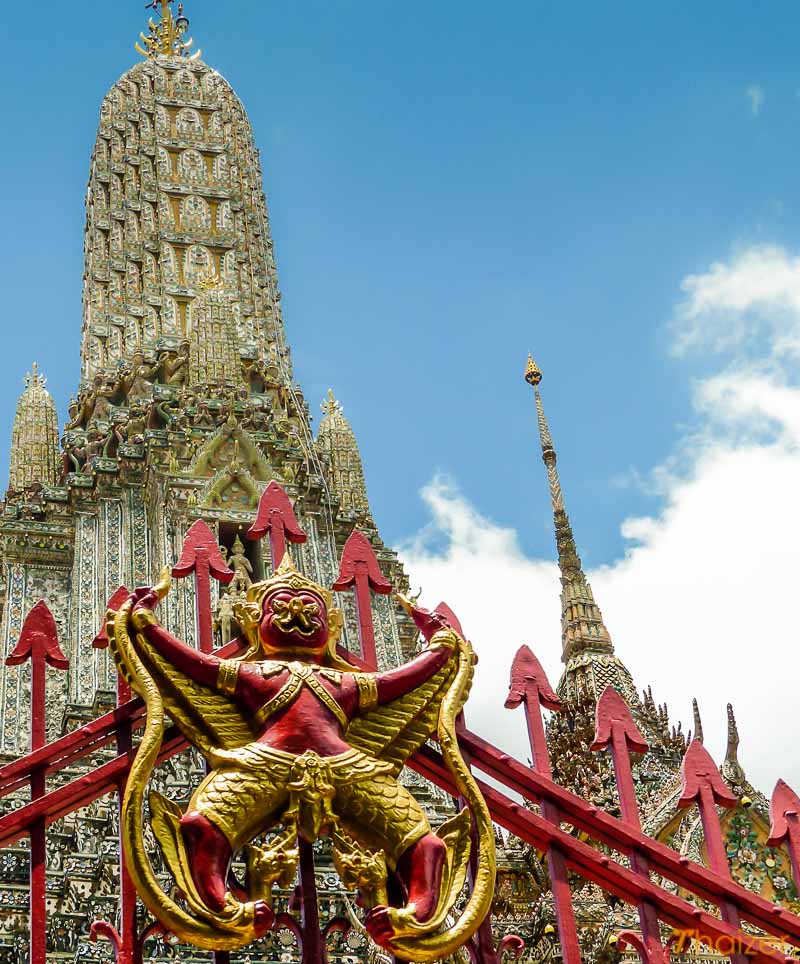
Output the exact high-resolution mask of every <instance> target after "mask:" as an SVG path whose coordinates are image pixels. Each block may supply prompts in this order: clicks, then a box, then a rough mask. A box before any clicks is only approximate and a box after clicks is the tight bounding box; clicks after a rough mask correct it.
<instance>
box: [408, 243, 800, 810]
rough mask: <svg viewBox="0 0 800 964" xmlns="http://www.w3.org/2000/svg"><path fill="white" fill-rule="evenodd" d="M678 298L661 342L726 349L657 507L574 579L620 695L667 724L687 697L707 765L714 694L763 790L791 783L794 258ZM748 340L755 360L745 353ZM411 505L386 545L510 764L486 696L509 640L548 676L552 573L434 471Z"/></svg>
mask: <svg viewBox="0 0 800 964" xmlns="http://www.w3.org/2000/svg"><path fill="white" fill-rule="evenodd" d="M762 269H763V271H762ZM770 279H771V282H772V285H770V283H769V281H770ZM683 289H684V291H685V292H687V294H688V296H689V297H688V300H687V301H686V302H684V304H683V305H681V306H680V308H679V312H678V319H677V326H678V327H677V337H678V338H684V336H685V333H686V331H687V327H686V326H687V324H688V325H690V326H691V330H692V339H691V341H690V342H686V343H685V344H684V350H686V348H687V347H688V345H689V344H698V345H699V344H701V343H702V344H704V345H705V344H707V342H708V341H711V342H712V343H713V346H714V347H715V349H716V350H718V351H726V352H727V354H726V356H725V357H724V359H723V363H724V367H722V368H721V370H720V371H718V372H717V373H715V374H713V375H711V376H709V377H707V378H706V379H704V380H702V381H701V382H699V383H698V384H697V386H696V391H695V406H696V412H697V431H696V433H695V434H694V435H693V436H692V440H691V447H690V448H689V449H688V450H687V448H686V446H682V447H681V448H680V449H679V450H677V451H676V452H675V453H673V454H672V455H671V456H670V458H669V459H668V460H667V461H666V467H664V466H662V467H659V468H658V469H657V470H656V475H657V477H658V479H659V485H660V488H661V491H662V492H663V493H664V503H663V507H662V509H661V510H660V511H659V512H658V513H657V514H655V515H653V516H650V517H647V518H630V519H628V520H626V521H625V523H624V525H623V528H622V533H623V536H624V538H625V539H626V541H627V549H626V552H625V554H624V557H623V558H622V559H620V560H617V561H615V562H613V563H611V564H609V565H606V566H603V567H600V568H599V569H597V570H596V571H593V572H590V573H589V577H590V580H591V582H592V585H593V588H594V590H595V595H596V598H597V601H598V603H599V605H600V606H601V608H602V610H603V613H604V616H605V618H606V622H607V625H608V627H609V630H610V631H611V634H612V637H613V639H614V641H615V645H616V650H617V654H618V655H619V656H620V658H621V659H622V660H623V661H624V662H625V663H626V664H627V666H628V668H629V669H630V670H631V672H632V673H633V675H634V679H635V681H636V682H637V685H638V686H639V687H640V688H641V687H643V686H645V685H647V684H648V683H649V684H652V686H653V690H654V695H655V697H656V699H657V700H658V701H663V700H666V701H667V702H668V703H669V706H670V710H671V714H672V717H673V719H676V718H681V719H683V721H684V724H687V723H690V722H691V699H692V697H693V696H696V697H697V698H698V700H699V702H700V707H701V711H702V714H703V720H704V724H705V736H706V745H707V746H708V747H709V749H710V750H711V752H712V754H713V755H714V756H715V758H716V759H717V760H718V761H720V762H721V760H722V757H723V755H724V749H725V704H726V702H728V701H730V702H732V703H733V704H734V708H735V710H736V715H737V719H738V721H739V729H740V733H741V738H742V742H741V746H740V754H739V755H740V760H741V762H742V764H743V765H744V767H745V769H746V771H747V772H748V775H749V776H750V778H751V779H752V780H753V782H755V783H756V784H757V785H758V786H759V787H760V789H762V790H763V791H764V792H765V793H766V794H767V795H769V793H770V792H771V790H772V787H773V785H774V782H775V780H776V779H777V777H779V776H781V777H784V778H785V779H787V780H788V781H789V782H791V783H793V784H794V785H795V787H796V788H797V789H798V790H800V758H798V756H797V752H796V744H797V732H798V726H797V721H796V716H795V713H796V705H795V700H796V698H797V697H796V694H797V693H798V692H800V655H799V654H800V618H798V615H797V609H798V602H797V600H798V599H799V598H800V593H798V588H797V571H798V567H799V566H800V550H798V547H797V542H798V534H800V499H798V492H800V388H798V387H797V384H796V382H795V380H794V379H793V377H792V376H793V372H792V369H791V364H790V362H791V361H794V360H795V359H796V356H797V352H796V348H795V347H794V346H792V347H790V348H788V349H787V347H786V346H787V345H789V344H790V342H791V337H792V335H793V334H794V335H797V333H798V332H800V258H797V257H795V256H790V255H789V254H788V253H787V252H785V251H783V250H782V249H779V248H755V249H751V250H748V251H741V252H739V253H737V254H735V255H734V256H733V257H732V258H731V259H730V260H729V261H728V262H720V263H717V264H715V265H712V267H711V268H710V269H709V270H708V271H707V272H705V273H703V274H700V275H695V276H692V277H691V278H687V279H686V281H685V282H684V285H683ZM726 319H727V321H728V322H729V323H730V325H731V326H732V327H733V328H734V329H735V337H729V336H730V330H729V329H726V326H725V321H726ZM757 337H761V338H762V339H763V341H762V343H761V355H760V357H756V356H754V355H753V353H752V351H751V350H749V348H750V346H752V344H753V343H754V339H756V338H757ZM739 352H741V357H740V356H739V354H737V353H739ZM745 352H747V354H746V356H745V354H744V353H745ZM560 444H561V445H562V446H568V445H569V444H570V443H569V439H568V438H562V439H561V440H560ZM675 464H679V465H681V466H682V471H680V472H677V471H676V470H675V468H674V466H675ZM563 481H564V483H565V489H566V493H567V498H568V497H569V489H570V484H569V483H570V480H569V479H565V480H563ZM545 484H546V483H545V480H544V471H543V476H542V486H543V490H544V486H545ZM423 498H424V499H425V501H426V502H427V504H428V505H429V507H430V510H431V514H432V521H431V524H430V526H429V527H428V528H427V529H426V530H424V531H423V532H422V533H421V534H419V535H418V536H417V537H416V538H414V539H412V540H410V541H409V543H408V544H407V545H406V546H405V547H404V550H403V553H402V555H403V558H404V561H405V563H406V565H407V567H408V571H409V572H410V573H411V576H412V580H413V581H414V582H415V584H422V586H423V590H424V592H423V601H425V602H427V603H430V604H431V605H435V604H436V603H437V602H439V601H440V599H445V600H446V601H447V602H448V603H449V604H450V605H451V606H452V607H453V609H454V610H455V612H456V613H457V614H458V615H459V617H460V619H461V620H462V623H463V624H464V627H465V630H466V631H467V632H468V634H469V635H470V637H471V638H472V639H473V641H474V643H475V645H476V648H477V650H478V652H479V655H480V658H481V663H480V665H479V667H478V672H477V675H476V685H475V690H474V695H473V697H472V700H471V702H470V704H469V707H468V711H469V719H470V721H471V723H472V725H473V726H474V727H475V728H476V729H477V730H479V731H480V732H482V733H484V734H485V735H487V736H488V737H490V738H491V739H493V740H495V741H496V742H497V743H499V744H500V745H501V746H503V747H504V748H506V749H508V750H511V751H513V752H514V753H515V754H516V755H517V756H518V757H520V758H522V759H524V758H525V754H526V751H527V741H526V738H525V735H524V726H523V721H522V718H521V711H516V713H517V714H519V716H516V715H512V714H511V713H509V712H508V711H506V710H504V709H503V701H504V699H505V696H506V692H507V685H508V672H509V668H510V664H511V659H512V658H513V655H514V653H515V652H516V650H517V648H518V647H519V646H520V645H521V644H522V643H528V644H529V645H530V646H531V647H532V648H533V650H534V652H536V653H537V655H538V656H539V658H540V659H541V661H542V663H543V664H544V666H545V668H546V670H547V671H548V674H549V675H550V678H551V682H553V683H555V682H556V681H557V679H558V676H559V674H560V669H561V667H560V662H559V654H560V624H559V600H558V592H559V585H558V574H557V570H556V567H555V565H554V563H553V562H552V560H550V559H547V560H539V559H532V558H529V557H527V556H526V555H525V554H524V553H523V551H522V549H521V547H520V544H519V540H518V538H517V535H516V533H514V532H513V531H511V530H509V529H503V528H501V527H499V526H498V525H496V524H495V523H493V522H492V521H491V520H489V519H486V518H484V517H483V516H481V515H480V514H479V513H478V512H477V511H476V509H475V508H474V507H472V506H471V505H470V503H469V501H468V500H467V499H466V498H465V497H464V496H463V495H462V494H460V492H459V491H458V489H457V488H456V487H455V486H454V485H453V484H451V483H447V482H445V481H443V480H441V479H434V480H433V481H432V482H431V483H430V484H429V485H428V486H427V488H426V489H425V490H424V492H423ZM577 537H578V540H579V541H580V533H577ZM684 728H686V726H684Z"/></svg>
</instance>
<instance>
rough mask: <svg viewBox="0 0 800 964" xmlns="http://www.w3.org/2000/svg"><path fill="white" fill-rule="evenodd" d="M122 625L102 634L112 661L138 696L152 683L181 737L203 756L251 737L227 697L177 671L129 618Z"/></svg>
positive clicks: (246, 740) (242, 717)
mask: <svg viewBox="0 0 800 964" xmlns="http://www.w3.org/2000/svg"><path fill="white" fill-rule="evenodd" d="M125 629H126V630H127V631H123V632H122V633H120V632H119V629H117V630H116V631H115V632H109V634H108V636H109V644H110V648H111V651H112V653H113V654H114V659H115V660H116V662H117V665H118V666H119V667H120V668H121V669H122V671H123V674H124V675H125V677H126V678H127V679H128V682H129V683H130V685H131V687H132V688H133V689H134V690H135V691H136V693H138V694H139V695H140V696H142V697H143V696H144V695H145V690H146V688H147V687H148V686H152V685H155V686H156V688H157V689H158V691H159V693H160V694H161V699H162V702H163V707H164V710H165V711H166V712H167V714H168V715H169V716H170V717H171V718H172V719H173V720H174V721H175V724H176V725H177V727H178V729H179V730H180V731H181V733H182V734H183V735H184V736H185V737H186V739H187V740H188V741H189V742H190V743H192V744H193V745H194V746H196V747H197V748H198V749H199V750H200V751H201V752H202V753H203V754H204V755H205V756H208V755H209V754H212V753H213V751H214V750H235V749H236V748H237V747H240V746H244V745H245V744H246V743H252V742H253V740H255V739H256V735H255V733H254V732H253V729H252V727H251V725H250V723H249V722H248V720H247V719H246V718H245V716H244V715H243V714H242V712H241V711H240V710H239V708H238V707H237V706H236V704H235V703H234V702H233V700H231V699H229V698H228V697H227V696H224V695H223V694H222V693H219V692H217V691H216V690H212V689H209V688H208V687H207V686H202V685H201V684H200V683H196V682H195V681H194V680H193V679H191V678H190V677H188V676H187V675H186V674H185V673H183V672H181V670H179V669H178V668H177V667H176V666H174V665H173V664H172V663H170V662H169V660H167V659H165V658H164V657H163V656H162V655H161V654H160V653H159V652H158V651H157V650H156V649H155V647H154V646H153V645H152V644H151V643H150V642H149V641H148V639H147V637H146V636H145V635H144V634H143V633H137V632H135V631H133V628H132V627H131V625H130V620H128V621H127V625H126V627H125ZM118 636H119V637H122V636H124V637H126V638H125V639H123V638H117V637H118ZM127 646H131V647H132V648H133V650H134V651H135V654H136V656H138V657H139V660H138V662H139V665H138V667H137V666H135V665H134V664H135V661H131V660H130V659H126V658H125V648H126V647H127Z"/></svg>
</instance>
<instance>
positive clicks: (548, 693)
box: [506, 646, 561, 710]
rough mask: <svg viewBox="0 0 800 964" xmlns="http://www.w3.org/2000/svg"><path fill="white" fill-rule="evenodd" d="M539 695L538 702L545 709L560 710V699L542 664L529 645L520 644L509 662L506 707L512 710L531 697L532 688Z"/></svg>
mask: <svg viewBox="0 0 800 964" xmlns="http://www.w3.org/2000/svg"><path fill="white" fill-rule="evenodd" d="M534 688H535V690H536V692H537V693H538V695H539V702H540V703H541V705H542V706H544V707H545V709H548V710H560V709H561V700H560V699H559V698H558V694H557V693H556V692H555V690H554V689H553V687H552V686H551V685H550V682H549V680H548V679H547V674H546V673H545V671H544V669H543V668H542V664H541V663H540V662H539V660H538V659H537V658H536V657H535V656H534V654H533V651H532V650H531V648H530V647H529V646H520V648H519V649H518V650H517V655H516V656H515V657H514V662H513V663H512V664H511V683H510V686H509V690H508V698H507V699H506V709H507V710H513V709H516V707H518V706H519V705H520V703H525V702H527V701H528V700H529V699H531V697H533V695H534V693H533V690H534Z"/></svg>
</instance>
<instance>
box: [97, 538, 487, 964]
mask: <svg viewBox="0 0 800 964" xmlns="http://www.w3.org/2000/svg"><path fill="white" fill-rule="evenodd" d="M168 591H169V574H168V572H165V574H164V576H163V577H162V580H161V582H160V583H159V584H158V585H156V586H155V587H153V588H151V589H139V590H137V591H136V592H134V593H133V594H132V595H131V597H130V598H129V599H128V600H127V602H125V604H124V605H123V606H122V607H121V608H120V609H119V611H118V612H117V613H111V612H110V613H109V615H108V620H109V622H108V636H109V641H110V645H111V649H112V652H113V654H114V657H115V659H116V662H117V665H118V667H119V669H120V671H121V673H122V674H123V675H124V676H125V678H126V679H127V680H128V681H129V682H130V684H131V686H132V687H133V689H134V690H135V691H136V692H137V693H138V694H139V695H140V696H141V697H142V698H143V700H144V702H145V705H146V709H147V721H146V726H145V730H144V733H143V736H142V740H141V743H140V745H139V749H138V753H137V756H136V759H135V761H134V763H133V765H132V768H131V771H130V776H129V780H128V785H127V790H126V794H125V799H124V803H123V812H122V824H123V837H124V845H125V848H126V854H127V858H128V863H129V868H130V872H131V876H132V878H133V881H134V883H135V885H136V888H137V890H138V892H139V895H140V897H141V898H142V900H143V901H144V903H145V904H146V906H147V907H148V909H149V910H150V911H151V912H152V913H153V914H154V915H155V917H156V918H157V919H158V920H159V921H160V922H161V923H162V924H163V925H164V926H165V927H166V928H167V929H169V931H171V932H172V933H173V934H175V935H176V936H177V937H178V938H179V939H180V940H182V941H185V942H187V943H190V944H194V945H195V946H197V947H200V948H204V949H206V950H236V949H238V948H241V947H243V946H245V945H246V944H249V943H250V942H251V941H253V940H255V939H256V938H258V937H259V936H261V935H263V934H264V933H265V932H266V931H267V930H269V929H270V928H271V926H272V925H273V922H274V920H275V916H274V914H273V911H272V889H273V886H282V887H287V886H290V885H291V883H292V882H293V880H294V879H295V874H296V870H297V864H298V843H297V839H298V835H301V836H302V837H303V838H304V839H305V840H306V841H308V842H309V843H313V842H314V841H315V840H316V839H317V838H318V837H319V836H321V835H326V836H328V837H329V838H330V839H331V841H332V844H333V854H334V861H335V864H336V868H337V871H338V873H339V875H340V877H341V879H342V882H343V883H344V885H345V887H347V888H348V889H352V890H357V891H359V902H360V904H361V905H362V906H363V907H364V908H365V909H366V912H367V913H366V920H365V923H366V927H367V930H368V932H369V934H370V935H371V937H372V938H373V939H374V940H375V941H376V942H377V943H378V944H380V945H381V946H382V947H384V948H385V949H387V950H389V951H390V952H392V953H394V954H396V955H398V956H400V957H402V958H403V959H405V960H413V961H421V962H425V961H437V960H440V959H442V958H444V957H447V956H449V955H451V954H453V953H454V952H455V951H456V950H457V949H458V948H459V947H461V946H463V944H464V943H465V942H466V941H467V940H468V939H469V938H470V937H471V936H472V935H473V934H474V932H475V931H476V930H477V928H478V927H479V926H480V924H481V923H482V921H483V919H484V918H485V916H486V914H487V912H488V910H489V907H490V904H491V900H492V896H493V892H494V879H495V853H494V833H493V829H492V824H491V819H490V816H489V813H488V810H487V808H486V804H485V802H484V800H483V798H482V797H481V794H480V792H479V790H478V787H477V785H476V784H475V782H474V780H473V778H472V776H471V774H470V772H469V769H468V767H467V766H466V765H465V763H464V760H463V759H462V757H461V755H460V752H459V748H458V741H457V739H456V732H455V721H456V717H457V715H458V713H459V712H460V711H461V708H462V707H463V705H464V702H465V701H466V698H467V695H468V692H469V688H470V685H471V682H472V675H473V665H474V661H475V660H474V655H473V651H472V648H471V646H470V644H469V643H468V642H467V641H466V640H464V639H463V638H462V637H461V636H460V635H459V634H458V633H457V632H455V630H454V629H453V628H452V627H450V626H449V625H448V623H447V620H446V618H445V617H443V616H441V615H439V614H437V613H428V612H427V611H426V610H422V609H417V608H416V607H414V606H412V605H411V603H409V602H408V600H405V599H403V597H398V598H399V599H400V601H401V602H402V603H403V605H404V606H405V607H406V608H407V609H408V611H409V612H410V613H411V615H412V617H413V618H414V621H415V623H416V625H417V627H418V628H419V629H420V631H421V633H422V635H423V636H424V637H425V639H426V640H427V648H426V649H425V650H424V651H422V652H421V653H420V654H419V655H417V656H416V657H415V658H414V659H413V660H411V661H410V662H408V663H406V664H405V665H403V666H400V667H398V668H396V669H392V670H389V671H387V672H376V673H369V672H359V671H357V670H356V669H355V668H354V667H353V666H351V665H350V664H349V663H347V662H345V661H344V660H343V659H342V658H341V657H340V656H339V655H338V654H337V648H336V642H337V639H338V637H339V634H340V631H341V625H342V615H341V613H340V611H339V610H338V609H336V608H334V607H333V605H332V603H333V596H332V594H331V592H329V591H328V590H327V589H325V588H323V587H322V586H319V585H317V584H316V583H314V582H312V581H311V580H309V579H307V578H306V577H305V576H303V575H301V574H300V573H299V572H298V571H297V570H296V569H295V568H294V566H293V564H292V562H291V560H290V558H289V556H288V554H287V555H286V556H285V557H284V560H283V562H282V563H281V565H280V567H279V568H278V570H277V571H276V572H275V574H274V575H273V576H272V577H271V578H270V579H267V580H266V581H263V582H258V583H254V584H253V585H252V586H250V588H249V589H248V590H247V594H246V601H245V602H240V603H238V608H237V610H236V617H237V621H238V622H239V625H240V627H241V629H242V634H243V640H242V642H243V644H244V645H243V649H244V652H243V655H242V656H241V657H240V658H237V659H219V658H217V657H216V656H214V655H208V654H205V653H201V652H199V651H197V650H196V649H194V648H193V647H191V646H188V645H186V644H185V643H182V642H180V641H179V640H178V639H176V638H175V637H174V636H172V635H171V634H170V633H168V632H167V631H166V630H165V629H164V628H163V627H162V626H160V625H159V623H158V621H157V619H156V616H155V615H154V612H153V610H154V609H155V607H156V605H157V603H158V601H159V599H161V598H163V596H165V595H166V593H167V592H168ZM165 715H166V716H169V717H170V718H171V719H172V720H173V721H174V722H175V724H176V725H177V726H178V728H179V729H180V731H181V733H182V734H183V735H184V736H185V737H186V739H187V740H188V741H189V742H190V743H191V744H192V745H193V746H195V747H197V749H198V750H200V752H201V753H202V754H203V756H204V757H205V760H206V763H207V768H208V774H207V776H206V778H205V779H204V780H203V782H202V783H201V784H200V786H199V787H198V788H197V790H196V791H195V792H194V795H193V796H192V798H191V800H190V802H189V805H188V807H187V809H186V811H185V812H184V811H182V810H181V808H180V807H179V806H178V805H177V804H175V803H174V802H173V801H170V800H168V799H166V798H165V797H164V796H162V795H161V794H159V793H157V792H155V791H152V792H150V793H149V795H147V790H148V783H149V781H150V776H151V774H152V771H153V769H154V767H155V766H156V764H157V762H158V760H159V756H160V753H161V751H162V741H163V734H164V726H165ZM431 737H434V738H435V739H437V741H438V743H439V746H440V748H441V751H442V755H443V757H444V760H445V762H446V764H447V767H448V769H449V770H450V772H451V774H452V776H453V781H454V783H455V785H456V787H457V788H458V792H459V794H460V796H461V797H462V798H463V799H464V800H465V801H466V803H467V806H466V807H465V808H464V809H463V810H462V811H461V812H460V813H458V814H457V815H456V816H455V817H453V818H452V819H450V820H448V821H447V822H446V823H445V824H443V825H442V826H441V827H439V828H438V830H437V832H436V833H434V832H433V831H432V830H431V826H430V824H429V822H428V819H427V817H426V816H425V813H424V812H423V810H422V808H421V807H420V805H419V803H418V802H417V801H416V800H415V799H414V797H413V796H412V795H411V793H410V792H409V791H408V789H406V787H404V786H403V785H402V784H401V783H399V782H398V775H399V774H400V771H401V770H402V768H403V766H404V764H405V762H406V760H407V759H408V758H409V757H410V756H411V755H412V754H413V753H415V752H416V751H417V750H418V749H419V747H420V746H421V745H422V744H423V743H424V742H425V741H426V740H428V739H429V738H431ZM146 795H147V797H146ZM145 802H146V803H147V807H145ZM146 810H147V811H149V819H150V823H151V825H152V831H153V833H154V835H155V838H156V839H157V841H158V844H159V846H160V848H161V852H162V854H163V858H164V860H165V862H166V865H167V867H168V868H169V871H170V873H171V874H172V876H173V877H174V879H175V884H176V888H175V889H174V890H173V891H172V892H171V893H169V894H168V893H166V892H165V891H164V889H163V888H162V887H161V886H160V884H159V881H158V878H157V875H156V873H155V872H154V870H153V867H152V865H151V863H150V860H149V858H148V854H147V845H146V843H145V836H144V819H145V811H146ZM473 827H474V832H473ZM473 846H475V847H476V849H477V853H476V854H475V857H474V865H475V868H476V869H475V873H474V880H473V882H472V888H471V892H470V895H469V898H468V899H467V900H466V902H465V905H464V907H463V909H462V910H461V912H460V913H459V914H456V912H455V910H454V908H455V905H456V902H457V901H458V900H459V897H460V896H461V893H462V891H463V890H464V887H465V882H466V876H467V868H468V864H469V860H470V851H471V848H472V847H473ZM234 858H236V859H238V860H241V861H242V862H243V863H244V865H245V867H246V871H247V872H246V877H245V880H244V882H240V881H238V880H237V878H236V877H235V875H234V874H233V873H232V872H231V863H232V861H233V860H234ZM390 893H391V894H392V895H394V897H393V899H392V900H390V899H389V896H388V895H389V894H390ZM397 895H400V896H397ZM454 918H455V919H454Z"/></svg>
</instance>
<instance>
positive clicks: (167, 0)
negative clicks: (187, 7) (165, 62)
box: [135, 0, 201, 60]
mask: <svg viewBox="0 0 800 964" xmlns="http://www.w3.org/2000/svg"><path fill="white" fill-rule="evenodd" d="M173 2H174V0H151V2H150V3H148V4H146V5H145V9H146V10H158V8H159V7H160V8H161V20H160V21H159V22H158V23H156V22H155V21H154V20H153V18H152V17H151V18H150V21H149V23H148V27H149V31H150V32H149V33H147V34H145V33H141V34H139V36H140V38H141V41H142V42H141V43H136V44H135V47H136V50H137V52H138V53H140V54H141V55H142V56H143V57H149V58H153V57H190V59H192V60H197V59H198V57H199V56H200V53H201V51H199V50H197V51H196V52H195V53H193V54H191V55H190V54H189V51H190V50H191V48H192V45H193V44H194V41H193V40H192V38H191V37H187V36H186V33H187V31H188V30H189V20H188V18H187V17H185V16H184V13H183V4H182V3H179V4H178V16H177V18H175V17H173V16H172V10H171V9H170V6H171V4H172V3H173Z"/></svg>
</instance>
